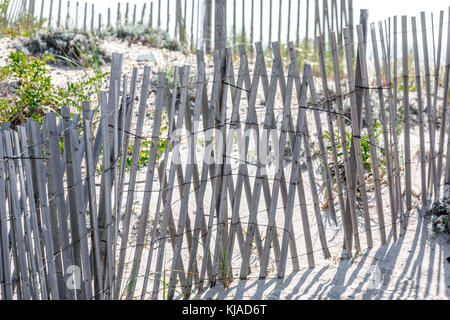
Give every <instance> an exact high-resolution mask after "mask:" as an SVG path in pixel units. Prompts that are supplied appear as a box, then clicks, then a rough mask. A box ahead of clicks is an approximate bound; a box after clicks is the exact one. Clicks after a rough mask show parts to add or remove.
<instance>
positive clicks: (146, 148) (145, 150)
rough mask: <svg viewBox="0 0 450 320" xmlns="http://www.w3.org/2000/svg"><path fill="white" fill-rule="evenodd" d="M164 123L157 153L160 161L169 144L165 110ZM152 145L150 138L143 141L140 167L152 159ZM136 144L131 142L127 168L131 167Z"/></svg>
mask: <svg viewBox="0 0 450 320" xmlns="http://www.w3.org/2000/svg"><path fill="white" fill-rule="evenodd" d="M161 121H162V123H163V125H162V126H161V129H160V132H159V140H158V150H157V153H156V161H159V159H160V158H161V157H162V155H163V153H164V150H166V146H167V141H168V137H167V130H168V126H167V124H166V123H167V114H166V112H163V114H162V119H161ZM151 147H152V142H151V141H150V140H146V141H144V142H142V143H141V149H140V152H139V158H138V168H144V167H146V166H147V165H148V161H149V159H150V150H151ZM133 150H134V146H133V145H132V144H130V145H129V146H128V157H127V159H126V166H127V168H128V169H129V168H131V163H132V158H131V156H132V155H133Z"/></svg>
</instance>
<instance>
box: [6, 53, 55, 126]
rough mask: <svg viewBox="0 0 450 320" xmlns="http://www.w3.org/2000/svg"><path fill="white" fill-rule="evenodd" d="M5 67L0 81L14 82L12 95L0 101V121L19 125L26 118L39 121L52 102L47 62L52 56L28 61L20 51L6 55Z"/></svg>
mask: <svg viewBox="0 0 450 320" xmlns="http://www.w3.org/2000/svg"><path fill="white" fill-rule="evenodd" d="M8 58H9V61H8V64H7V65H6V66H4V67H2V68H1V69H0V78H1V80H5V79H6V78H10V79H11V80H13V81H14V82H15V89H14V95H13V96H9V97H6V98H3V99H1V100H0V107H1V108H0V120H1V121H5V122H11V123H13V124H15V123H22V122H23V121H24V120H25V118H26V117H31V118H33V119H35V120H40V118H41V116H42V114H43V112H44V111H46V108H45V107H44V106H48V105H52V104H53V103H52V102H53V100H54V95H53V90H52V84H51V76H50V73H49V70H48V68H47V61H49V60H52V59H54V58H53V57H52V56H44V57H42V58H35V59H32V58H29V57H27V56H26V55H25V54H24V53H22V52H21V51H13V52H11V53H10V55H9V57H8Z"/></svg>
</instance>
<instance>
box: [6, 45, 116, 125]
mask: <svg viewBox="0 0 450 320" xmlns="http://www.w3.org/2000/svg"><path fill="white" fill-rule="evenodd" d="M49 61H54V57H53V56H52V55H46V56H43V57H41V58H33V57H29V56H27V55H25V54H24V53H23V52H22V51H13V52H11V53H10V55H9V56H8V62H7V64H6V66H4V67H2V68H0V80H1V81H6V80H7V81H8V82H9V86H10V87H13V89H11V91H12V92H9V91H8V92H7V93H6V94H5V95H4V98H2V99H0V121H2V122H10V123H11V124H13V125H16V124H22V123H23V122H24V121H25V119H26V118H28V117H29V118H32V119H34V120H36V121H39V122H40V121H41V118H42V115H43V114H44V113H46V112H50V111H54V112H56V113H59V110H60V107H62V106H70V107H73V108H76V109H78V110H81V104H82V102H83V101H89V102H93V101H94V99H97V102H98V92H99V90H100V86H101V83H102V80H103V79H104V78H105V77H106V76H107V75H108V73H102V72H100V69H99V68H98V69H97V70H96V71H95V72H94V74H93V75H87V74H86V76H85V77H84V78H82V79H81V80H80V81H76V82H68V83H67V85H66V86H53V85H52V78H51V74H50V71H49V69H48V64H47V63H48V62H49ZM7 84H8V83H7Z"/></svg>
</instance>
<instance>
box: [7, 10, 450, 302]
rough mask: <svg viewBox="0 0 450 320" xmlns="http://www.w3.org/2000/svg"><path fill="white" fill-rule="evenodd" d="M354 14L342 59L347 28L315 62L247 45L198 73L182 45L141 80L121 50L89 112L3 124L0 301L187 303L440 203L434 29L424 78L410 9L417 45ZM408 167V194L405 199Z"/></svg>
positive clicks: (341, 250)
mask: <svg viewBox="0 0 450 320" xmlns="http://www.w3.org/2000/svg"><path fill="white" fill-rule="evenodd" d="M366 14H367V13H365V12H363V14H362V16H361V23H362V24H360V25H358V26H357V28H356V34H355V41H356V59H354V58H353V49H354V48H353V47H354V46H353V42H352V36H351V30H350V29H348V28H344V29H343V43H342V46H340V45H339V43H338V40H337V39H338V36H337V33H336V32H330V34H329V41H330V48H331V49H330V50H328V49H325V48H324V46H323V38H321V37H317V38H316V45H317V48H318V55H319V59H318V60H319V63H318V66H315V67H314V66H311V65H308V64H300V63H299V61H298V57H297V51H296V49H295V44H294V43H293V42H290V43H289V45H288V49H289V54H288V59H287V61H285V60H283V59H282V55H281V53H280V44H279V43H278V42H273V43H272V50H273V59H272V60H271V61H268V59H267V57H266V56H265V54H264V51H263V48H262V44H261V43H260V42H257V43H256V44H255V48H254V51H255V53H256V57H255V60H254V65H251V64H250V62H249V60H248V59H247V52H246V48H245V46H244V45H241V46H239V60H238V61H239V63H238V65H235V64H236V60H234V59H233V56H232V50H231V49H227V50H225V51H223V52H219V51H215V52H214V57H213V58H214V60H213V63H214V71H213V74H212V75H207V72H206V63H205V57H204V53H203V51H201V50H199V51H197V65H196V68H195V69H194V68H193V67H192V66H182V67H175V70H174V73H173V76H172V78H171V79H168V77H167V75H166V74H164V73H158V75H157V79H154V81H152V79H150V75H151V70H150V68H149V67H145V68H144V70H143V74H142V81H141V83H140V84H139V85H138V81H137V79H138V74H139V73H140V72H141V70H137V68H135V69H134V70H133V73H132V75H131V77H128V76H127V75H124V74H122V59H123V57H122V55H121V54H113V56H112V66H111V73H110V81H109V87H108V90H107V91H102V92H101V94H100V105H99V106H95V108H94V107H93V106H90V105H89V104H88V103H84V104H83V109H82V113H81V114H72V113H71V110H70V109H69V108H63V109H62V110H61V117H57V116H56V114H54V113H48V114H46V115H45V116H44V118H43V121H42V123H37V122H35V121H33V120H28V121H27V122H26V123H25V124H23V125H22V126H16V127H14V128H11V127H10V125H9V124H8V123H3V124H2V125H1V131H0V240H1V241H0V244H1V246H0V253H1V258H0V262H1V263H0V294H1V297H2V299H24V300H27V299H35V300H38V299H161V298H169V299H174V298H185V299H190V298H193V297H196V296H198V295H201V294H202V292H203V291H204V290H205V289H206V288H207V287H208V286H209V285H215V284H217V283H222V284H223V285H224V286H228V285H229V284H230V283H231V282H232V281H234V280H236V279H250V278H252V277H256V278H260V279H265V278H268V277H276V278H284V277H285V276H286V275H287V274H290V273H292V272H297V271H300V270H302V269H303V268H313V267H315V266H316V265H318V264H320V263H322V262H323V261H324V260H328V259H330V258H332V257H336V254H338V257H339V258H351V257H352V256H354V255H356V254H359V253H360V252H361V251H363V250H365V249H366V248H372V247H377V246H382V245H385V244H386V243H388V241H397V239H398V238H399V237H401V236H403V235H404V233H405V232H406V229H407V218H408V216H409V213H410V212H411V210H413V206H414V205H417V204H419V206H422V205H424V206H425V205H428V204H429V202H430V201H439V200H440V198H441V197H442V196H443V194H444V192H445V191H446V186H448V185H449V182H450V181H449V180H450V174H449V170H450V164H449V161H450V157H449V156H448V154H447V157H445V156H444V151H445V150H447V153H448V152H449V151H448V150H450V149H449V148H448V147H446V144H448V143H449V141H450V139H448V137H449V132H448V130H449V128H447V127H446V122H447V121H446V116H447V115H446V114H447V107H448V98H449V97H448V93H449V72H450V45H449V44H450V30H448V31H449V32H448V38H447V43H446V46H445V45H444V42H443V41H442V37H441V38H440V39H439V46H438V47H439V51H438V55H439V56H440V55H441V50H442V48H445V49H444V51H445V54H446V62H445V67H444V69H445V70H444V74H443V75H442V76H443V82H441V80H440V79H442V77H440V76H439V74H438V73H440V72H441V71H442V68H441V67H440V65H439V64H440V58H439V59H436V60H435V63H436V64H435V65H434V66H430V61H429V58H428V52H427V50H428V46H427V45H426V44H427V38H426V35H427V33H426V32H424V30H427V25H426V22H427V21H426V18H425V16H424V15H422V16H421V29H422V34H421V35H422V40H423V44H424V45H423V46H422V48H421V49H422V51H423V52H419V46H418V42H419V38H418V33H420V31H421V30H420V29H419V28H418V25H417V21H416V19H415V18H414V17H413V18H412V19H411V20H410V21H409V19H408V18H407V17H402V18H401V21H400V22H401V23H399V21H398V19H397V18H396V17H394V19H393V22H394V24H393V26H394V30H393V33H392V39H391V33H390V32H387V30H386V29H385V27H386V26H385V25H383V24H382V23H380V24H378V25H375V24H371V25H367V22H366V21H367V20H366ZM449 15H450V9H449ZM441 19H442V15H441ZM409 22H410V23H409ZM408 26H411V28H410V29H409V28H408ZM443 26H444V24H441V27H440V34H441V35H442V33H443V32H442V29H443ZM448 28H450V25H449V27H448ZM386 35H389V36H388V37H386ZM407 35H412V39H413V43H412V44H413V52H412V55H413V57H412V58H413V61H414V63H413V65H410V64H408V61H409V59H408V58H409V54H410V53H409V51H408V48H409V47H408V45H409V43H408V40H409V39H408V36H407ZM387 38H388V39H389V40H388V39H387ZM391 40H392V42H391ZM391 43H392V44H391ZM399 48H401V50H402V51H401V52H402V67H401V68H399V66H398V62H397V60H398V56H399V53H400V51H399ZM340 50H341V51H342V52H343V53H344V59H343V60H341V58H340V55H339V51H340ZM327 52H329V53H330V57H331V58H329V57H327ZM369 53H372V54H373V60H369V59H367V57H368V55H369ZM421 55H423V56H424V57H425V59H424V60H423V61H422V60H419V57H420V56H421ZM422 68H424V69H422ZM399 69H400V70H401V71H402V72H401V75H400V72H399ZM430 69H434V70H435V73H437V74H436V75H435V78H434V79H433V77H432V76H431V74H430V73H431V72H430ZM250 70H252V71H250ZM423 70H425V76H424V77H423V76H422V71H423ZM411 72H412V74H414V77H413V78H410V74H411ZM372 74H374V75H375V78H374V79H370V77H371V75H372ZM314 75H317V76H314ZM399 79H401V80H402V83H403V88H401V87H400V86H399V83H398V81H399ZM411 83H414V84H415V87H416V91H415V92H416V93H417V101H418V106H417V108H418V109H417V110H418V113H417V119H416V118H414V117H413V112H412V105H413V104H412V101H413V99H414V98H412V97H411V95H412V93H411V92H410V91H411ZM423 84H425V87H424V88H423V87H422V85H423ZM139 87H140V88H139ZM433 88H434V89H433ZM139 89H140V90H139ZM153 92H154V94H153ZM372 93H375V95H374V96H372ZM422 94H425V98H424V97H423V96H422ZM136 101H138V103H137V105H135V104H136ZM149 101H151V103H149ZM424 101H425V103H426V106H427V112H425V111H424ZM97 107H98V108H97ZM400 108H402V110H401V111H399V110H398V109H400ZM94 110H99V112H94ZM149 111H151V112H149ZM149 113H150V114H151V116H150V118H149V116H148V114H149ZM399 117H400V119H399ZM438 118H439V119H440V121H439V125H438V121H437V119H438ZM413 120H414V121H418V124H417V125H418V127H419V140H420V142H419V146H418V148H414V145H413V144H412V143H411V136H412V133H411V132H412V131H413V130H414V128H415V127H416V126H417V125H416V124H415V122H414V121H413ZM375 122H376V123H375ZM425 123H428V126H429V127H430V129H429V131H428V132H426V130H425V128H426V127H425V126H424V124H425ZM380 126H381V128H382V130H381V134H378V133H377V132H380V131H379V128H380ZM164 130H166V131H167V132H168V133H169V134H168V135H167V136H166V135H164V134H161V132H162V131H164ZM377 130H378V131H377ZM437 130H439V131H438V132H439V135H438V137H436V133H437ZM437 138H438V139H437ZM144 143H145V144H146V145H147V146H150V147H149V148H150V150H149V154H148V159H147V160H148V162H147V164H146V166H145V167H144V170H140V169H139V157H140V153H141V150H142V148H143V147H144ZM362 146H364V148H366V147H368V149H369V151H367V150H366V149H364V148H363V147H362ZM445 148H447V149H445ZM417 150H418V154H419V157H418V162H417V163H416V164H419V167H418V168H419V170H418V171H416V172H413V168H416V167H417V166H416V165H415V159H416V157H414V156H413V151H417ZM367 157H369V158H370V159H371V160H370V165H368V160H367ZM441 176H443V177H444V179H442V178H441ZM413 177H414V178H417V180H418V181H420V190H421V191H422V194H421V197H420V199H418V200H417V199H416V201H415V202H414V201H413V199H414V198H415V197H416V196H415V193H414V190H413V187H412V185H413V184H414V181H412V179H413ZM419 177H420V179H419ZM138 178H140V179H143V180H142V181H139V180H138ZM142 185H143V187H142ZM372 202H374V206H372V205H371V204H372ZM336 232H337V233H336ZM336 234H339V235H343V237H342V238H340V239H339V240H336V238H337V237H336Z"/></svg>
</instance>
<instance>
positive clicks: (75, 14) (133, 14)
mask: <svg viewBox="0 0 450 320" xmlns="http://www.w3.org/2000/svg"><path fill="white" fill-rule="evenodd" d="M164 1H166V2H167V3H166V4H163V5H162V4H161V0H158V1H156V0H154V1H142V4H132V5H130V3H128V2H118V3H117V7H116V8H112V7H109V8H107V10H101V9H98V7H96V6H95V3H94V2H92V3H87V2H84V3H83V2H81V1H70V0H66V1H62V0H40V1H36V0H28V1H26V0H13V1H12V3H11V4H10V9H9V13H10V14H9V16H10V18H11V20H12V21H13V20H14V19H12V17H15V16H17V14H19V13H20V12H22V13H26V12H28V13H30V14H31V15H32V16H33V17H35V18H36V19H37V21H39V22H43V23H44V24H43V27H47V28H58V29H64V28H65V29H73V30H79V31H84V32H91V33H92V34H93V35H95V36H97V35H99V34H102V33H103V32H104V31H106V30H107V29H110V28H120V27H122V26H125V25H129V26H136V25H145V26H148V27H149V28H152V29H153V28H158V29H161V30H165V31H167V32H168V33H169V34H171V35H174V37H175V38H178V39H180V40H182V42H184V43H186V44H187V45H188V46H189V48H191V49H195V48H197V49H200V48H205V47H206V49H207V50H209V49H210V48H211V44H212V43H213V35H214V23H213V20H214V19H213V12H214V11H213V6H214V1H212V4H211V6H209V5H207V1H201V0H189V1H188V0H184V1H183V0H182V1H181V6H182V7H181V8H180V9H179V14H178V11H177V10H178V8H177V5H176V2H177V1H176V0H164ZM247 2H248V1H245V0H239V1H236V0H233V1H232V2H231V1H230V3H229V5H228V10H229V16H230V17H232V26H231V28H230V30H229V32H228V33H229V35H230V39H231V41H232V45H233V46H236V45H237V44H238V43H246V42H248V43H254V42H255V41H256V40H257V39H258V37H259V41H261V42H263V41H265V42H268V43H269V44H271V43H272V41H274V40H276V41H278V42H280V43H284V44H287V43H288V42H289V41H291V40H295V43H296V44H297V45H299V44H302V43H305V44H306V45H308V41H306V40H309V39H311V37H312V36H314V38H313V39H315V38H316V36H319V35H321V34H324V36H325V37H326V39H328V38H329V34H330V32H331V30H335V31H336V32H337V33H338V34H339V37H338V42H339V45H342V43H341V39H342V30H343V28H344V27H347V26H348V27H349V28H350V30H351V37H352V40H353V29H354V28H353V27H354V24H353V0H322V1H320V0H304V1H301V0H284V1H283V0H270V2H269V1H268V0H267V1H266V2H267V3H263V0H260V1H257V0H251V9H250V12H248V11H246V6H245V4H246V3H247ZM188 7H189V8H190V9H189V10H188V9H187V8H188ZM286 9H287V11H286ZM237 10H239V11H241V14H242V19H240V20H239V22H238V18H239V17H237V14H236V11H237ZM267 12H270V14H269V21H268V33H267V35H265V32H266V31H264V28H265V24H264V23H263V21H265V16H266V15H267ZM282 12H288V15H287V17H288V18H287V19H283V18H282ZM248 17H250V19H248ZM256 17H259V20H257V19H256ZM229 20H231V19H229ZM172 21H175V24H173V23H172ZM246 21H248V22H247V24H246ZM257 21H258V22H259V23H258V22H257ZM180 23H181V24H182V28H181V29H180V28H179V25H180ZM312 26H313V28H314V32H312V30H311V31H310V29H311V27H312ZM180 30H182V31H181V32H183V30H184V32H185V35H184V38H183V35H181V34H180ZM303 30H304V33H303V34H301V32H303ZM238 33H239V35H238ZM282 35H283V36H282Z"/></svg>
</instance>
